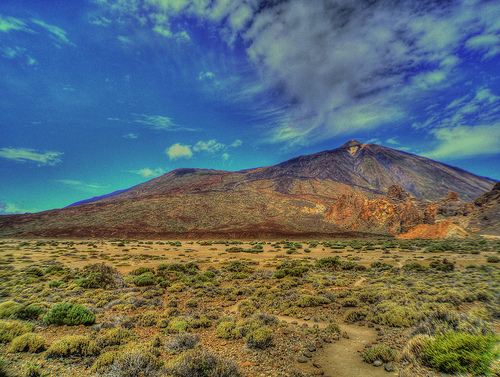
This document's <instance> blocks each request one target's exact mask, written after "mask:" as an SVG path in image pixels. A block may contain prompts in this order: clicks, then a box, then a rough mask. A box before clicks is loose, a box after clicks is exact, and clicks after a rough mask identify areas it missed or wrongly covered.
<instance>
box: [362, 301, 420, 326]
mask: <svg viewBox="0 0 500 377" xmlns="http://www.w3.org/2000/svg"><path fill="white" fill-rule="evenodd" d="M422 315H423V312H422V310H417V309H416V308H415V307H414V306H412V305H399V304H398V303H396V302H393V301H383V302H381V303H380V304H378V305H377V307H376V310H375V311H374V313H373V314H372V315H371V316H370V318H369V320H370V321H372V322H374V323H376V324H379V325H383V326H390V327H410V326H412V325H413V324H414V323H415V322H416V321H418V320H419V319H420V318H421V316H422Z"/></svg>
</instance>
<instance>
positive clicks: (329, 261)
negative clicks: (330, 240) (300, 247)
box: [314, 257, 342, 271]
mask: <svg viewBox="0 0 500 377" xmlns="http://www.w3.org/2000/svg"><path fill="white" fill-rule="evenodd" d="M341 264H342V263H341V262H340V260H339V258H336V257H335V258H332V257H328V258H321V259H318V260H317V261H316V263H315V264H314V267H316V268H318V269H322V270H328V271H335V270H339V269H340V266H341Z"/></svg>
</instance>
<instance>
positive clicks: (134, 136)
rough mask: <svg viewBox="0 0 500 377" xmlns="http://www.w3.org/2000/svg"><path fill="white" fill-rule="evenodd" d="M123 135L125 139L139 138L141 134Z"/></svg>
mask: <svg viewBox="0 0 500 377" xmlns="http://www.w3.org/2000/svg"><path fill="white" fill-rule="evenodd" d="M123 137H124V138H125V139H137V138H138V137H139V136H137V134H126V135H123Z"/></svg>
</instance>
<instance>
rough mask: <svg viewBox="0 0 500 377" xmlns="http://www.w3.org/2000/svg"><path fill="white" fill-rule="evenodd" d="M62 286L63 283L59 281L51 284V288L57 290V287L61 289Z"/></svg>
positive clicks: (53, 281)
mask: <svg viewBox="0 0 500 377" xmlns="http://www.w3.org/2000/svg"><path fill="white" fill-rule="evenodd" d="M61 285H62V282H60V281H59V280H52V281H50V282H49V288H57V287H60V286H61Z"/></svg>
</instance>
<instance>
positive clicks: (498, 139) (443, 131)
mask: <svg viewBox="0 0 500 377" xmlns="http://www.w3.org/2000/svg"><path fill="white" fill-rule="evenodd" d="M432 134H433V135H434V136H435V137H436V139H437V140H438V141H439V145H438V146H437V148H435V149H434V150H432V151H430V152H427V153H422V155H423V156H425V157H429V158H433V159H438V160H439V159H442V160H447V159H460V158H467V157H473V156H480V155H489V154H495V153H500V123H494V124H491V125H479V126H474V127H469V126H456V127H446V128H440V129H436V130H433V131H432Z"/></svg>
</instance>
